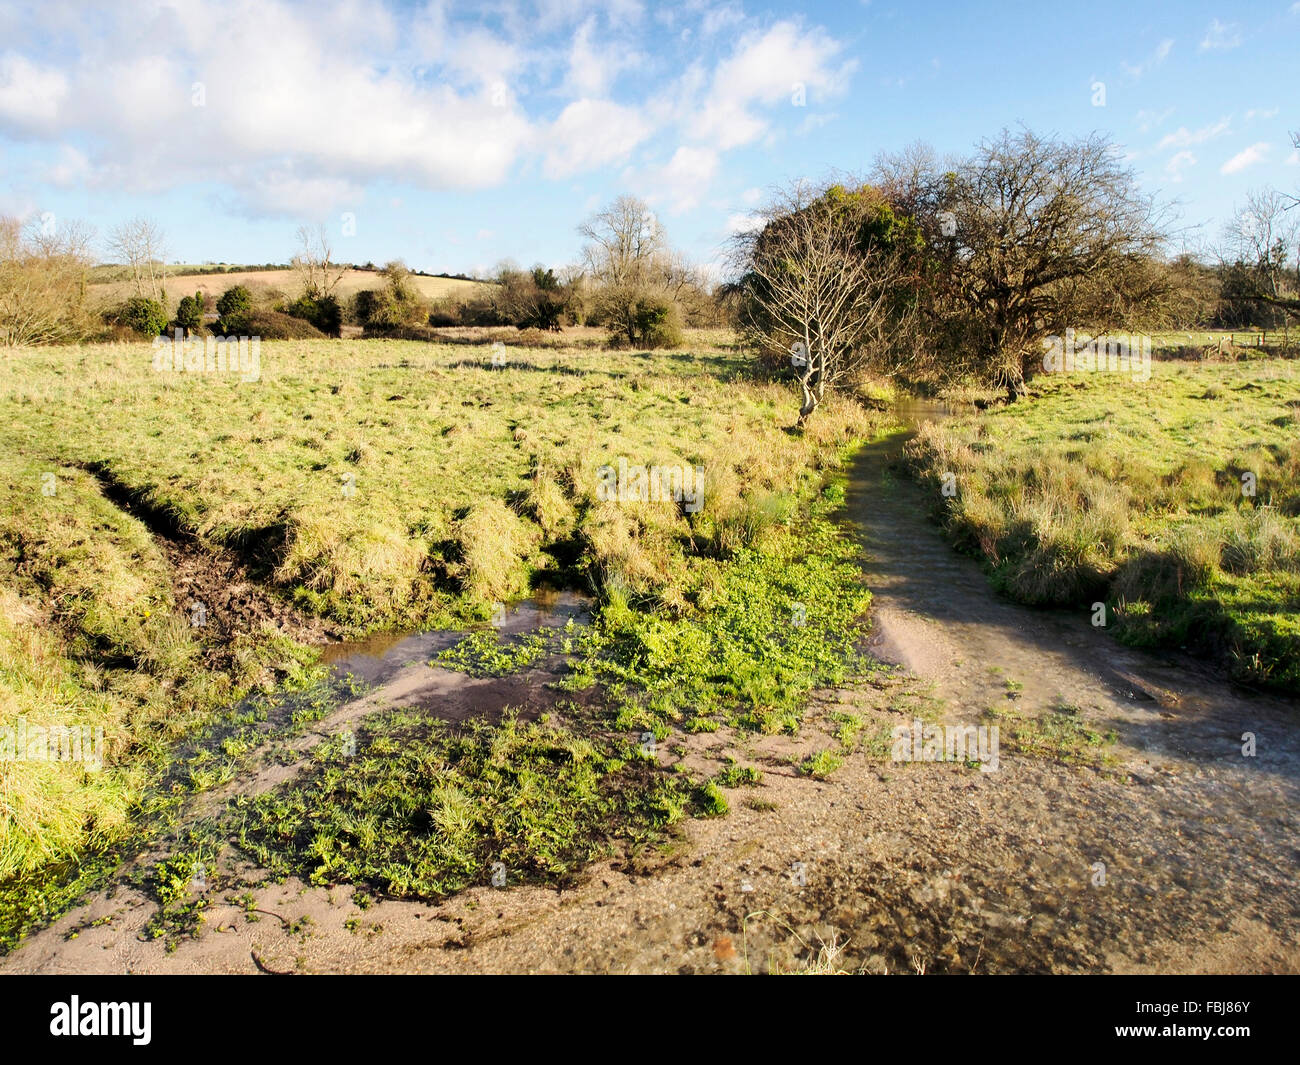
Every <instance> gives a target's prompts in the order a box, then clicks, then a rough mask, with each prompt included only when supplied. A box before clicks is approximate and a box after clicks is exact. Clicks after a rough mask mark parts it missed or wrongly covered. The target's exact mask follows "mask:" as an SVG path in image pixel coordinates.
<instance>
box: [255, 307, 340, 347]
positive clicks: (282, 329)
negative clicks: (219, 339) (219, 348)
mask: <svg viewBox="0 0 1300 1065" xmlns="http://www.w3.org/2000/svg"><path fill="white" fill-rule="evenodd" d="M244 324H245V327H246V328H247V330H248V332H247V334H243V333H242V331H241V334H240V335H247V336H255V337H261V338H262V339H263V340H317V339H323V338H324V336H325V334H324V333H322V332H321V331H320V330H319V329H317V328H316V327H315V326H314V325H312V324H311V322H309V321H307V320H306V319H303V318H295V317H293V315H290V314H283V313H281V312H280V311H253V312H252V313H251V314H250V315H249V316H248V318H247V320H246V322H245V323H244Z"/></svg>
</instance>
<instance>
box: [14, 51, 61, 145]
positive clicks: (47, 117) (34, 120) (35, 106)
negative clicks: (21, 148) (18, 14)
mask: <svg viewBox="0 0 1300 1065" xmlns="http://www.w3.org/2000/svg"><path fill="white" fill-rule="evenodd" d="M67 95H68V79H67V78H66V77H65V76H64V75H63V74H62V73H60V72H59V71H57V70H54V69H53V68H50V67H41V66H37V65H36V64H35V63H33V62H32V61H31V60H29V59H27V58H25V57H24V56H21V55H16V54H14V53H13V52H9V53H7V54H5V55H4V56H3V57H0V129H2V128H4V127H5V126H9V127H10V128H12V129H14V130H16V131H18V132H22V133H29V132H30V133H50V132H52V131H53V128H54V126H55V123H56V122H57V119H58V114H59V109H60V108H61V107H62V106H63V104H64V101H65V100H66V98H67Z"/></svg>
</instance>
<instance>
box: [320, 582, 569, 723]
mask: <svg viewBox="0 0 1300 1065" xmlns="http://www.w3.org/2000/svg"><path fill="white" fill-rule="evenodd" d="M503 611H504V612H503V614H502V615H501V616H500V617H498V619H497V620H496V622H495V627H496V629H497V630H498V631H499V632H500V633H501V634H502V635H504V636H515V635H519V634H521V633H525V632H533V631H536V630H537V629H541V628H547V629H556V628H563V627H564V626H565V625H566V624H567V623H568V622H569V621H570V620H572V621H573V622H574V623H575V624H582V623H585V622H586V621H587V620H588V619H589V618H590V616H591V604H590V601H589V600H588V599H586V598H585V597H583V596H581V595H579V594H577V593H576V592H572V591H563V590H553V589H539V590H537V591H536V592H535V593H534V594H533V596H531V597H530V598H528V599H525V600H521V601H519V602H516V603H512V604H510V605H509V606H505V607H504V608H503ZM464 635H465V633H464V632H462V631H460V630H449V629H437V630H433V631H428V632H380V633H374V634H372V635H370V636H367V637H365V638H364V639H360V640H344V641H342V642H340V643H336V644H330V645H329V646H328V647H326V648H325V649H324V651H323V652H322V655H321V658H322V660H323V661H325V662H327V663H328V664H329V665H330V666H331V668H332V669H333V670H334V672H335V673H336V674H338V675H339V676H344V675H347V674H351V675H352V676H353V677H355V678H356V679H357V680H359V681H361V682H362V683H363V684H365V685H366V686H367V689H368V690H367V693H366V697H365V699H364V700H361V701H359V703H358V704H357V707H358V708H364V709H366V710H369V709H373V708H374V707H375V706H376V705H392V706H422V707H425V708H426V709H428V710H430V711H432V712H434V713H436V714H438V715H439V716H444V717H448V718H452V719H457V718H463V717H468V716H472V715H479V714H481V715H485V716H489V717H490V716H492V715H494V714H496V713H498V712H500V711H501V710H502V709H504V708H505V707H506V706H510V707H514V708H516V709H519V710H521V711H522V712H523V713H524V715H525V716H528V714H529V713H530V711H532V710H534V709H536V708H537V707H541V706H542V704H543V703H544V702H545V701H546V698H547V697H546V694H545V692H544V690H543V688H542V685H543V683H544V682H545V681H546V680H547V679H549V676H548V674H549V673H550V672H551V668H550V667H551V665H554V664H553V663H552V664H549V665H548V664H546V663H543V664H542V665H541V666H540V667H539V668H538V669H533V670H526V671H524V672H523V673H520V674H518V675H514V676H509V677H486V678H484V677H470V676H467V675H466V674H464V673H458V672H456V671H454V670H449V669H443V668H441V667H440V666H435V665H431V664H430V662H431V660H432V659H434V658H435V657H436V656H437V655H438V654H439V653H440V652H442V651H445V650H446V649H447V648H449V647H451V646H452V645H453V644H455V643H456V642H457V641H459V640H460V639H462V638H463V637H464ZM343 710H344V711H345V712H347V711H348V708H347V707H345V708H343ZM349 716H353V715H349Z"/></svg>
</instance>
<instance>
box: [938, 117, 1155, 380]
mask: <svg viewBox="0 0 1300 1065" xmlns="http://www.w3.org/2000/svg"><path fill="white" fill-rule="evenodd" d="M914 182H915V183H916V185H917V186H919V187H920V189H921V192H920V193H919V194H917V195H916V196H915V202H916V203H917V204H918V206H919V207H923V208H924V209H925V211H927V212H928V217H927V218H925V219H924V222H923V225H924V228H925V229H926V232H927V234H928V236H929V239H930V242H931V246H932V248H933V249H934V252H935V254H936V256H937V257H938V259H939V262H940V263H941V269H940V270H938V271H937V272H935V274H934V280H935V286H936V287H935V300H934V302H933V304H932V309H933V310H934V311H935V312H936V315H937V317H938V318H939V319H940V320H941V324H942V325H943V326H946V327H947V328H946V329H945V328H940V329H939V332H940V333H941V334H942V335H944V336H945V337H946V339H947V340H948V342H949V343H953V344H957V345H962V346H964V349H965V351H966V354H967V355H968V356H969V357H970V360H971V362H972V363H973V365H974V368H976V369H978V370H979V371H980V372H982V374H983V375H984V376H986V377H987V378H989V379H991V380H993V381H995V382H997V383H998V384H1000V385H1002V386H1004V387H1005V388H1006V389H1007V391H1008V394H1009V396H1010V397H1011V398H1014V397H1015V396H1016V395H1018V394H1020V393H1021V392H1022V391H1023V387H1024V382H1025V381H1026V380H1027V379H1028V378H1029V377H1030V376H1032V375H1033V373H1034V372H1035V370H1036V368H1037V367H1038V366H1040V365H1041V360H1042V357H1043V341H1044V340H1045V339H1046V338H1047V337H1048V336H1050V335H1053V334H1056V335H1061V334H1063V333H1064V330H1065V329H1067V328H1071V327H1072V328H1074V329H1077V330H1080V331H1092V332H1094V333H1101V332H1107V331H1114V330H1118V329H1127V328H1134V327H1137V326H1144V325H1150V324H1152V318H1151V313H1152V310H1153V307H1155V306H1156V305H1157V304H1158V303H1159V302H1160V300H1161V298H1162V296H1163V294H1164V292H1165V278H1164V275H1163V274H1162V272H1161V271H1160V270H1158V269H1155V268H1154V265H1153V264H1154V263H1155V262H1156V261H1157V258H1158V256H1159V254H1160V252H1161V249H1162V246H1163V243H1164V241H1165V232H1164V224H1165V215H1164V211H1163V209H1162V208H1160V207H1159V206H1158V205H1157V204H1156V202H1155V201H1154V200H1153V199H1152V198H1151V197H1149V196H1147V195H1144V194H1143V193H1142V192H1141V191H1140V190H1139V188H1138V184H1137V179H1136V176H1135V174H1134V173H1133V171H1132V170H1131V169H1129V168H1127V167H1125V166H1124V165H1123V163H1122V161H1121V156H1120V153H1119V150H1118V149H1117V148H1116V146H1115V145H1114V144H1112V143H1110V142H1109V141H1107V140H1106V139H1105V138H1103V137H1100V136H1097V135H1093V136H1089V137H1084V138H1080V139H1076V140H1061V139H1056V138H1052V137H1040V136H1038V135H1037V134H1034V133H1032V132H1030V131H1028V130H1021V131H1019V132H1014V133H1013V132H1010V131H1005V130H1004V131H1003V132H1002V133H1001V134H1000V135H999V136H998V137H996V138H994V139H992V140H989V141H985V142H984V143H982V144H981V145H979V147H978V149H977V150H976V151H975V153H974V155H973V156H971V157H970V158H969V159H967V160H965V161H963V162H960V163H958V164H957V165H956V166H955V168H953V169H951V170H948V171H946V172H944V173H942V174H934V173H930V174H920V175H918V176H917V177H915V178H914Z"/></svg>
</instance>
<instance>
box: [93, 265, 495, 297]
mask: <svg viewBox="0 0 1300 1065" xmlns="http://www.w3.org/2000/svg"><path fill="white" fill-rule="evenodd" d="M173 271H175V272H173ZM181 271H184V272H181ZM410 278H411V284H412V285H414V286H415V287H416V288H417V289H418V290H419V291H420V294H421V295H423V296H424V297H425V298H426V299H445V298H446V297H448V296H452V297H458V296H469V295H470V294H472V293H473V292H474V290H475V289H477V288H479V287H480V286H481V285H482V284H483V282H481V281H471V280H468V279H465V278H458V277H431V276H429V275H427V274H411V275H410ZM90 281H91V284H92V285H93V286H95V288H97V289H99V290H100V291H101V292H102V294H103V295H104V296H105V297H106V298H109V299H118V298H125V297H126V296H128V295H130V292H131V280H130V275H129V273H128V271H127V268H126V267H124V266H112V265H109V266H96V267H94V268H93V269H92V270H91V277H90ZM383 283H384V281H383V278H382V277H381V276H380V275H379V273H378V272H377V271H373V270H349V271H348V272H347V273H346V274H344V275H343V279H342V280H341V281H340V282H339V286H338V289H337V292H338V294H339V295H340V296H351V295H352V294H354V293H356V292H360V291H361V290H362V289H367V288H380V287H381V286H382V285H383ZM232 285H246V286H248V287H249V288H254V287H263V288H274V289H279V290H280V291H282V292H284V293H285V294H286V295H290V296H292V295H294V294H295V292H296V289H297V287H298V277H297V275H296V274H295V273H294V271H293V270H292V269H291V268H290V267H287V266H252V267H229V268H224V267H212V266H195V267H191V266H188V265H181V266H169V267H168V268H167V286H166V287H167V296H168V299H169V300H170V301H171V302H172V303H175V302H176V301H178V300H179V299H180V298H181V297H182V296H192V295H194V293H195V292H202V293H203V294H204V295H210V296H213V297H216V296H220V295H221V294H222V293H223V292H225V291H226V289H228V288H230V287H231V286H232Z"/></svg>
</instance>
